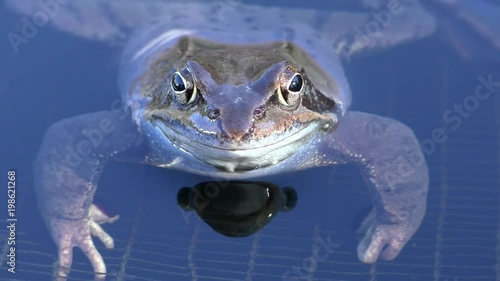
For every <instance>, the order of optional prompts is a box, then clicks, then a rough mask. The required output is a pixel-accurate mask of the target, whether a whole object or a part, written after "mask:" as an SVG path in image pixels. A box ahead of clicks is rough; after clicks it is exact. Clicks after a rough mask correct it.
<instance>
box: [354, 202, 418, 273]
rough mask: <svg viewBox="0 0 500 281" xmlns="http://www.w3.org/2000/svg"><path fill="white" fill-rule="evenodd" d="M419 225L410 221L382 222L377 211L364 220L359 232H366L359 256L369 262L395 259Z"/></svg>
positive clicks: (360, 245)
mask: <svg viewBox="0 0 500 281" xmlns="http://www.w3.org/2000/svg"><path fill="white" fill-rule="evenodd" d="M416 229H417V227H416V226H415V225H412V224H411V223H410V222H409V221H403V222H400V223H380V222H379V221H377V219H376V218H375V212H373V211H372V212H371V213H370V215H369V216H368V217H367V218H366V219H365V220H364V221H363V223H362V224H361V226H360V229H359V230H358V231H357V233H360V234H361V233H365V235H364V237H363V239H361V241H360V242H359V244H358V258H359V260H360V261H362V262H364V263H368V264H372V263H375V262H376V261H377V259H378V258H379V256H380V258H381V259H382V260H386V261H388V260H393V259H394V258H396V257H397V256H398V254H399V252H401V249H403V247H404V245H405V244H406V243H407V242H408V240H409V239H410V238H411V237H412V236H413V234H414V233H415V231H416Z"/></svg>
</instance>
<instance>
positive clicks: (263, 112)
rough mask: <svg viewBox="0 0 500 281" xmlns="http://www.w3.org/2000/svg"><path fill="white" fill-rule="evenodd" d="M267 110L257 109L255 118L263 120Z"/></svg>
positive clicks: (254, 113)
mask: <svg viewBox="0 0 500 281" xmlns="http://www.w3.org/2000/svg"><path fill="white" fill-rule="evenodd" d="M265 113H266V112H265V110H264V109H263V108H256V109H255V110H254V111H253V116H254V117H255V118H262V117H264V115H265Z"/></svg>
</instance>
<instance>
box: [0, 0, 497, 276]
mask: <svg viewBox="0 0 500 281" xmlns="http://www.w3.org/2000/svg"><path fill="white" fill-rule="evenodd" d="M296 2H298V1H296ZM299 4H300V3H299ZM300 5H302V6H304V5H305V3H301V4H300ZM312 5H313V6H315V5H319V4H318V3H312ZM21 25H22V22H20V18H19V16H16V15H14V14H13V13H11V12H7V11H5V10H3V8H0V48H1V49H0V105H1V107H0V129H1V131H0V137H1V138H0V144H1V145H0V168H1V169H0V173H4V174H5V175H6V173H7V170H8V169H14V170H16V172H17V184H18V187H17V192H18V194H17V199H18V202H17V215H18V228H17V242H18V244H17V255H18V256H17V261H18V263H17V273H16V274H15V275H11V274H8V273H7V272H6V265H5V262H4V259H5V253H6V252H5V251H6V248H5V246H4V245H5V237H6V235H4V233H6V232H5V228H4V227H1V228H0V230H1V232H0V233H1V234H2V235H1V236H0V252H1V253H2V255H1V256H0V261H2V265H1V271H0V280H49V279H50V274H51V270H52V264H53V263H54V262H55V260H56V249H55V245H54V243H53V242H52V240H51V239H50V237H49V234H48V231H47V230H46V229H45V227H44V225H43V223H42V221H41V217H40V215H39V213H38V210H37V208H36V201H35V197H34V190H33V177H32V168H33V160H34V158H35V156H36V153H37V150H38V146H39V144H40V142H41V139H42V137H43V133H44V131H45V130H46V129H47V128H48V126H50V125H51V124H52V123H54V122H56V121H57V120H60V119H62V118H67V117H71V116H75V115H78V114H83V113H88V112H93V111H100V110H107V109H110V108H111V104H112V102H113V100H115V99H116V97H117V96H118V89H117V83H116V77H117V69H118V58H119V50H118V49H116V48H109V47H108V46H106V45H105V44H103V43H97V42H89V41H85V40H81V39H78V38H75V37H73V36H71V35H67V34H62V33H60V32H57V31H55V30H53V29H52V28H50V27H46V28H42V29H41V30H40V32H39V34H38V35H37V36H36V37H35V38H33V39H32V40H30V43H29V44H26V45H22V46H21V51H20V52H19V53H18V54H14V52H13V51H12V48H11V46H10V44H9V42H8V40H7V38H6V34H7V33H8V32H10V31H15V30H19V28H20V26H21ZM345 69H346V74H347V76H348V78H349V82H350V85H351V88H352V92H353V96H354V100H353V105H352V107H351V108H352V109H353V110H359V111H366V112H370V113H375V114H380V115H384V116H389V117H392V118H395V119H397V120H400V121H402V122H404V123H406V124H407V125H409V126H410V127H411V128H413V129H414V130H415V133H416V135H417V137H418V139H419V140H420V141H424V140H425V139H428V138H431V137H432V131H433V130H434V129H436V128H442V129H443V130H445V131H446V133H447V136H448V139H447V141H446V142H444V143H442V144H436V147H435V150H434V151H433V152H432V153H426V154H427V161H428V164H429V169H430V177H431V180H430V193H429V199H428V209H427V215H426V218H425V220H424V222H423V224H422V226H421V227H420V229H419V231H418V232H417V234H416V235H415V236H414V237H413V238H412V239H411V240H410V241H409V243H408V244H407V245H406V247H405V248H404V250H403V251H402V253H401V254H400V256H399V257H398V258H397V259H396V260H394V261H391V262H379V263H377V264H376V265H364V264H361V263H360V262H359V261H358V259H357V255H356V252H355V249H356V245H357V240H356V237H355V235H354V234H353V232H352V228H351V223H352V221H353V219H355V217H356V215H357V214H358V213H359V212H360V211H361V210H362V209H363V208H364V207H366V206H369V204H370V201H369V198H368V194H367V192H366V187H365V184H364V182H363V180H362V178H361V177H360V174H359V172H358V171H357V170H356V169H354V168H353V167H349V166H346V167H327V168H317V169H311V170H307V171H304V172H300V173H293V174H287V175H280V176H275V177H272V178H268V179H269V180H272V181H273V182H276V183H277V184H279V185H281V186H293V187H294V188H295V189H296V190H297V192H298V196H299V201H298V204H297V206H296V208H295V209H294V210H292V211H290V212H287V213H280V214H278V216H277V217H276V218H275V219H274V220H273V221H272V222H271V223H270V224H269V225H268V226H267V227H266V228H265V229H264V230H263V231H261V232H259V233H258V234H256V235H253V236H250V237H247V238H238V239H236V238H232V239H231V238H226V237H223V236H221V235H219V234H217V233H215V232H214V231H213V230H212V229H210V228H209V227H208V226H207V225H205V224H204V223H203V222H202V221H200V220H199V219H198V218H197V217H196V215H194V214H193V213H188V214H186V213H184V212H183V211H180V209H179V208H178V207H177V205H176V195H177V191H178V189H179V188H181V187H183V186H193V185H194V184H196V183H197V182H200V181H202V180H205V179H204V178H202V177H198V176H193V175H189V174H184V173H180V172H173V171H169V170H165V169H160V168H153V167H145V166H140V165H134V164H125V163H111V164H109V165H107V166H106V168H105V171H104V174H103V176H102V178H101V180H100V183H99V188H98V191H97V195H96V197H97V198H98V200H100V202H102V203H103V204H104V205H106V206H107V207H108V208H109V209H110V210H112V211H115V212H118V213H119V214H120V215H121V218H120V220H119V221H117V222H116V223H114V224H111V225H105V226H104V227H105V229H106V230H108V231H109V233H110V234H111V235H112V236H113V237H114V238H115V249H113V250H106V249H104V247H103V246H102V244H100V243H99V242H96V244H97V246H98V248H99V249H100V251H101V253H102V254H103V256H104V259H105V261H106V263H107V266H108V272H109V273H110V274H111V275H112V276H111V277H110V280H199V281H201V280H264V281H266V280H282V275H283V273H284V272H285V271H287V270H291V269H292V268H293V267H294V266H298V267H302V263H303V261H304V260H305V259H306V258H308V257H311V256H312V255H313V253H314V251H315V250H317V249H318V247H320V245H318V244H317V243H316V242H314V241H315V238H321V239H323V240H327V239H331V241H332V242H334V243H336V244H338V247H336V249H335V250H334V252H333V253H332V254H330V255H329V256H328V258H327V259H326V260H325V261H321V262H319V263H318V264H317V268H316V270H314V271H313V272H310V273H307V278H306V279H302V280H379V281H380V280H397V281H401V280H443V281H444V280H448V281H452V280H500V234H499V229H500V188H499V186H500V98H499V97H498V94H499V92H500V88H497V89H496V92H494V93H493V94H492V95H491V97H490V98H488V99H487V100H485V101H481V102H480V105H479V108H478V109H477V110H476V111H473V112H471V113H470V117H469V118H463V119H462V121H463V122H462V125H461V126H459V127H458V128H457V129H456V130H454V129H452V128H451V127H450V126H449V125H450V124H447V123H446V122H444V120H443V113H444V112H445V111H446V110H448V109H452V108H453V105H454V104H462V103H463V102H464V100H465V99H466V97H468V96H470V95H473V94H474V91H475V88H476V86H477V85H478V83H479V82H478V77H479V76H481V75H482V76H484V77H486V76H488V75H489V74H494V75H495V77H497V79H496V80H500V67H499V65H484V64H483V65H481V64H472V63H468V62H464V61H462V60H461V59H460V58H459V57H458V56H457V55H456V53H455V52H454V50H453V49H452V48H451V47H450V46H448V45H447V44H444V43H443V42H442V41H440V40H439V38H437V37H432V38H429V39H425V40H422V41H419V42H417V43H412V44H407V45H404V46H400V47H397V48H394V49H391V50H388V51H385V52H381V53H378V54H376V55H373V56H370V57H366V58H363V59H360V60H357V61H355V62H352V63H350V64H347V65H346V66H345ZM0 179H3V182H2V181H0V187H4V188H5V186H6V183H7V179H6V176H5V177H4V176H1V175H0ZM5 194H6V191H5V192H3V191H0V200H1V201H0V207H1V209H0V218H1V221H2V222H4V221H5V220H4V218H5V216H6V207H5V203H6V199H5ZM90 270H91V267H90V264H89V262H88V261H87V260H86V258H85V257H84V256H83V254H82V253H81V252H79V251H75V255H74V263H73V271H72V272H71V279H70V280H88V279H90V278H91V277H92V274H91V273H90ZM302 271H303V272H306V271H305V270H302Z"/></svg>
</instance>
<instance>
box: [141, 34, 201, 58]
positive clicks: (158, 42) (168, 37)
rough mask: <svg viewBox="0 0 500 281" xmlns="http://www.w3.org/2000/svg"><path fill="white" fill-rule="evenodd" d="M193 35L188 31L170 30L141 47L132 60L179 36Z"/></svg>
mask: <svg viewBox="0 0 500 281" xmlns="http://www.w3.org/2000/svg"><path fill="white" fill-rule="evenodd" d="M191 33H193V31H192V30H189V29H172V30H169V31H167V32H164V33H162V34H160V36H158V37H156V38H155V39H153V40H151V41H150V42H149V43H148V44H146V46H144V47H142V48H141V49H140V50H139V51H137V53H135V55H134V57H133V60H136V59H138V58H139V57H141V56H142V55H144V54H145V53H148V52H149V51H150V50H154V49H156V48H157V47H158V46H163V45H164V44H165V43H166V42H168V41H172V40H173V39H176V38H179V37H181V36H185V35H189V34H191Z"/></svg>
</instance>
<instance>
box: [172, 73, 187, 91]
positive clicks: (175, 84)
mask: <svg viewBox="0 0 500 281" xmlns="http://www.w3.org/2000/svg"><path fill="white" fill-rule="evenodd" d="M172 89H173V90H174V91H176V92H182V91H184V90H186V85H185V84H184V79H183V78H182V76H181V75H180V74H179V73H178V72H176V73H174V75H173V76H172Z"/></svg>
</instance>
